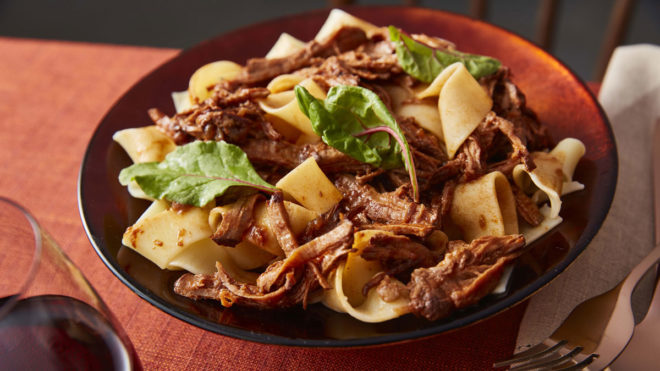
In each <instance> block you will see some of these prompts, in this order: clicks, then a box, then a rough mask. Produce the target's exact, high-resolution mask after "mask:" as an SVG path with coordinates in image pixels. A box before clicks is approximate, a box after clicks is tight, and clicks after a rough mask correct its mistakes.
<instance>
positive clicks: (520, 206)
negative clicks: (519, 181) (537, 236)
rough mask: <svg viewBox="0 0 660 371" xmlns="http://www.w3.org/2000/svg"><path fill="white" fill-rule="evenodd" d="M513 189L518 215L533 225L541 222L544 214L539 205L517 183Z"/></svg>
mask: <svg viewBox="0 0 660 371" xmlns="http://www.w3.org/2000/svg"><path fill="white" fill-rule="evenodd" d="M511 190H512V191H513V198H514V199H515V201H516V211H517V212H518V215H520V217H522V218H523V219H524V220H525V221H526V222H527V223H529V224H530V225H532V226H537V225H539V224H541V222H542V221H543V215H542V214H541V212H540V211H539V207H538V206H536V203H534V201H532V199H531V198H529V197H528V196H527V195H526V194H525V193H524V192H523V191H521V190H520V188H518V187H516V186H515V185H512V186H511Z"/></svg>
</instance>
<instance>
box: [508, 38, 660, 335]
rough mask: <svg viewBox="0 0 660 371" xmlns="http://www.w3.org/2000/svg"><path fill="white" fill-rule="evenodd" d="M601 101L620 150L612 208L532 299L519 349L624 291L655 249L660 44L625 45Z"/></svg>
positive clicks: (612, 64)
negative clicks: (582, 308) (596, 301)
mask: <svg viewBox="0 0 660 371" xmlns="http://www.w3.org/2000/svg"><path fill="white" fill-rule="evenodd" d="M599 101H600V103H601V105H602V106H603V108H604V109H605V112H606V113H607V116H608V117H609V119H610V123H611V124H612V128H613V129H614V136H615V139H616V144H617V150H618V153H619V176H618V181H617V189H616V194H615V196H614V200H613V202H612V207H611V209H610V212H609V214H608V216H607V218H606V220H605V222H604V224H603V226H602V227H601V229H600V231H599V232H598V234H597V235H596V237H595V238H594V240H593V241H592V242H591V244H590V245H589V246H588V247H587V248H586V249H585V251H584V252H583V253H582V254H581V255H580V256H579V257H578V258H577V259H576V261H575V262H574V263H573V264H572V265H570V266H569V267H568V269H567V270H566V271H565V272H563V273H562V274H560V275H559V276H558V277H557V278H556V279H555V280H554V281H552V282H551V283H550V284H549V285H548V286H546V287H545V288H543V289H542V290H541V291H540V292H538V293H537V294H536V295H534V296H533V297H532V299H531V300H530V302H529V305H528V307H527V310H526V312H525V315H524V317H523V320H522V323H521V327H520V331H519V333H518V340H517V347H518V348H521V347H525V346H527V345H534V344H537V343H539V342H541V341H543V340H544V339H546V338H547V337H549V336H550V335H551V334H552V333H553V332H554V330H555V329H557V328H558V327H559V325H560V324H561V323H562V322H563V320H564V319H565V318H566V317H567V316H568V315H569V314H570V312H571V311H572V310H573V308H575V307H576V306H577V305H578V304H579V303H581V302H583V301H584V300H586V299H588V298H591V297H594V296H596V295H599V294H601V293H603V292H605V291H608V290H610V289H611V288H613V287H614V286H616V285H617V284H618V283H619V282H620V281H621V280H623V279H624V278H625V276H626V275H627V274H628V272H630V270H632V268H633V267H634V266H635V265H636V264H637V263H639V262H640V261H641V260H642V259H643V257H644V256H645V255H646V254H647V253H648V252H649V251H650V250H651V249H652V248H653V196H652V190H651V187H652V181H651V144H652V143H651V142H652V131H653V123H655V121H656V120H657V119H658V118H660V46H655V45H646V44H645V45H631V46H622V47H619V48H617V49H616V50H615V51H614V54H613V55H612V58H611V60H610V64H609V66H608V69H607V73H606V75H605V78H604V80H603V84H602V87H601V90H600V95H599ZM659 217H660V216H659Z"/></svg>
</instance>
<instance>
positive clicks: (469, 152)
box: [460, 134, 485, 182]
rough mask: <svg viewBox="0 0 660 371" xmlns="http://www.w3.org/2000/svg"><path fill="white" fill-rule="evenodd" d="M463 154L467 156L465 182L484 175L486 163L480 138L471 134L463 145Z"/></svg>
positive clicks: (464, 157)
mask: <svg viewBox="0 0 660 371" xmlns="http://www.w3.org/2000/svg"><path fill="white" fill-rule="evenodd" d="M460 151H461V153H462V154H464V155H465V156H463V157H461V158H463V159H464V163H463V164H464V165H463V180H464V181H466V182H469V181H471V180H474V179H476V178H478V177H480V176H481V175H482V174H483V173H484V167H485V161H484V156H483V151H482V149H481V143H480V142H479V137H478V136H476V135H475V134H471V135H470V136H469V137H467V139H466V140H465V142H463V144H462V145H461V149H460Z"/></svg>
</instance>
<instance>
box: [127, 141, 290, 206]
mask: <svg viewBox="0 0 660 371" xmlns="http://www.w3.org/2000/svg"><path fill="white" fill-rule="evenodd" d="M132 180H135V181H136V182H137V183H138V185H139V186H140V188H142V190H143V191H144V192H145V193H146V194H148V195H149V196H151V197H154V198H157V199H166V200H169V201H176V202H178V203H181V204H186V205H194V206H199V207H202V206H204V205H206V204H208V203H209V202H211V201H212V200H213V199H214V198H215V197H219V196H221V195H223V194H225V193H226V192H227V190H228V189H229V188H230V187H235V186H244V187H252V188H256V189H259V190H261V191H265V192H270V193H272V192H275V191H277V188H275V187H273V186H272V185H270V184H269V183H267V182H266V181H265V180H263V179H261V177H260V176H259V174H257V172H256V171H255V170H254V167H252V164H251V163H250V160H248V158H247V155H246V154H245V152H243V150H241V149H240V148H239V147H237V146H235V145H233V144H229V143H226V142H224V141H221V142H202V141H195V142H192V143H188V144H186V145H183V146H180V147H177V149H176V150H174V151H173V152H171V153H169V154H168V155H167V156H166V157H165V160H163V162H160V163H159V162H145V163H138V164H133V165H131V166H129V167H127V168H125V169H123V170H122V171H121V172H120V173H119V182H120V183H121V184H122V185H128V183H130V182H131V181H132Z"/></svg>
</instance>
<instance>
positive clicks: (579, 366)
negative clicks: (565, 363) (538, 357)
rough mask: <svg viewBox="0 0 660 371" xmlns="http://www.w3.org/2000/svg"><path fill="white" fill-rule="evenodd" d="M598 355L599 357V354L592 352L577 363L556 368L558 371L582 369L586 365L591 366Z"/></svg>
mask: <svg viewBox="0 0 660 371" xmlns="http://www.w3.org/2000/svg"><path fill="white" fill-rule="evenodd" d="M597 357H598V355H596V354H590V355H589V357H587V358H585V359H583V360H582V361H580V362H579V363H576V364H574V365H572V366H569V367H565V368H560V369H555V370H558V371H573V370H582V369H584V368H585V367H587V366H589V365H590V364H591V362H593V361H594V359H596V358H597Z"/></svg>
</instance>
